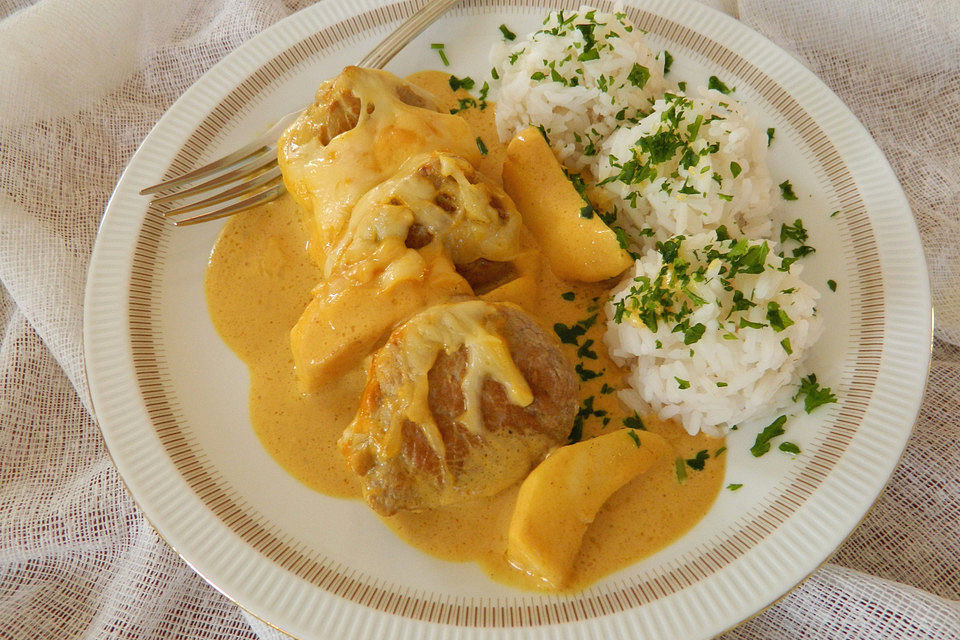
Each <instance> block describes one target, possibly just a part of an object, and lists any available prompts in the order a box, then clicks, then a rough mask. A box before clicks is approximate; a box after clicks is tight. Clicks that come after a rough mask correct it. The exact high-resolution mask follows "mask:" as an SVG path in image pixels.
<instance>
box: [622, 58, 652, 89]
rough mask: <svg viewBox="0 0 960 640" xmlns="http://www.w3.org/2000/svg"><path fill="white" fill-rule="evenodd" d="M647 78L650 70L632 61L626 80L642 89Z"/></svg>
mask: <svg viewBox="0 0 960 640" xmlns="http://www.w3.org/2000/svg"><path fill="white" fill-rule="evenodd" d="M649 79H650V70H649V69H647V68H646V67H644V66H643V65H639V64H637V63H633V68H632V69H630V73H628V74H627V80H629V81H630V83H631V84H633V86H635V87H638V88H640V89H643V87H644V86H645V85H646V84H647V80H649Z"/></svg>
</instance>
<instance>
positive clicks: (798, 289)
mask: <svg viewBox="0 0 960 640" xmlns="http://www.w3.org/2000/svg"><path fill="white" fill-rule="evenodd" d="M591 25H593V26H591ZM587 33H589V34H591V35H592V36H593V38H592V39H593V41H594V42H595V43H604V44H605V45H606V44H607V43H609V46H602V47H601V46H598V45H597V44H595V45H594V47H593V48H594V49H597V50H598V51H597V55H596V59H592V60H583V61H580V60H578V59H577V58H578V56H579V55H581V54H582V52H583V51H584V49H585V47H587V38H585V35H586V34H587ZM492 58H493V64H494V68H495V69H496V72H497V74H498V75H499V78H500V80H499V83H495V84H494V86H493V89H494V92H495V94H496V95H495V99H496V101H497V126H498V129H499V133H500V136H501V137H502V138H503V139H507V138H509V137H510V136H512V135H513V134H515V133H516V132H517V131H519V130H520V129H522V128H524V127H526V126H528V125H530V124H533V125H538V126H540V127H542V128H543V130H544V131H545V133H546V134H547V136H548V139H549V141H550V144H551V146H552V147H553V149H554V151H555V152H556V153H557V155H558V157H559V158H560V160H561V161H562V162H563V163H564V164H565V165H566V167H567V169H568V170H572V171H574V172H579V173H581V174H582V176H583V177H584V179H585V180H586V181H587V183H588V189H589V193H590V194H591V197H592V198H594V199H595V200H598V202H595V204H597V205H598V206H599V207H600V208H601V209H602V210H605V211H607V212H611V211H613V212H616V214H617V216H616V219H617V225H618V226H621V227H624V228H625V229H626V230H627V231H628V232H629V234H630V236H632V241H633V244H634V246H633V248H634V249H636V250H637V251H638V252H639V254H640V258H639V259H638V260H636V263H635V265H634V267H633V268H632V269H631V270H630V271H629V272H628V273H627V274H626V275H625V278H624V280H623V282H622V283H621V284H620V286H619V287H618V288H617V289H616V291H615V293H614V296H613V298H612V300H611V302H610V303H609V304H608V305H607V309H606V311H607V314H608V322H607V332H606V336H605V340H606V342H607V345H608V347H609V349H610V353H611V355H612V356H613V358H614V359H615V360H616V361H617V362H618V364H620V365H621V366H623V367H624V368H626V369H627V370H628V374H627V377H626V381H627V383H628V384H629V388H627V389H625V390H624V391H622V392H621V393H620V397H621V399H622V400H623V401H624V402H625V403H626V404H627V405H628V406H630V407H631V408H633V409H634V410H637V411H639V412H646V411H648V410H651V409H652V410H653V411H655V412H656V413H657V414H659V416H660V417H662V418H664V419H671V418H672V419H676V420H678V421H679V422H681V423H682V424H683V425H684V427H685V428H686V430H687V431H688V432H689V433H691V434H695V433H697V432H699V431H704V432H706V433H709V434H712V435H722V434H724V433H725V432H726V431H727V430H728V429H729V427H731V426H732V425H734V424H737V423H740V422H744V421H748V420H751V419H759V418H761V417H765V416H769V415H770V414H771V413H772V412H774V411H776V410H778V409H779V408H782V407H784V406H786V405H788V404H789V403H790V401H791V396H792V394H793V392H794V391H795V389H796V386H795V385H796V383H797V382H798V379H799V377H800V373H801V371H800V369H801V365H802V362H803V358H804V355H805V352H806V351H807V349H808V348H809V346H810V345H812V344H813V342H814V341H815V340H816V339H817V337H818V335H819V333H820V319H819V317H818V316H817V313H816V302H817V300H818V298H819V294H818V293H817V291H816V290H814V289H813V288H812V287H810V286H809V285H807V284H804V283H803V282H802V281H801V279H800V272H801V266H800V264H799V263H795V262H794V263H793V264H790V265H789V266H787V267H784V264H783V258H782V257H781V256H780V255H778V251H780V248H779V246H778V244H777V242H776V241H775V240H772V239H770V238H771V234H772V232H773V231H775V230H774V228H773V222H772V217H771V214H772V210H773V206H774V203H775V202H778V201H779V199H778V198H777V197H776V191H775V187H774V183H773V180H772V179H771V177H770V173H769V170H768V168H767V164H766V153H767V143H768V141H767V136H766V134H765V133H764V132H762V131H761V130H760V129H758V127H757V126H756V124H755V123H754V121H753V120H752V118H750V117H749V116H748V115H747V114H746V113H745V112H744V110H743V109H742V108H741V107H740V105H739V104H737V102H736V100H735V99H734V98H733V97H731V96H728V95H724V94H722V93H720V92H719V91H716V90H713V89H701V90H700V91H699V93H698V94H697V96H696V97H690V96H687V95H685V94H684V93H683V92H681V91H680V90H679V88H677V87H669V88H668V87H667V85H666V83H665V81H664V79H663V64H662V62H661V60H662V59H663V58H662V57H660V58H658V57H656V56H655V55H654V54H653V53H652V52H651V51H650V50H649V48H648V47H647V46H646V44H645V43H644V41H643V38H642V35H641V33H640V31H639V30H638V29H636V28H633V27H632V26H631V25H630V24H629V23H628V22H627V21H626V20H625V17H624V16H623V15H622V14H603V13H600V12H595V11H592V10H590V9H588V8H581V9H580V10H579V11H578V12H577V13H576V14H571V13H565V14H560V13H556V14H551V16H549V17H548V18H547V20H546V21H545V22H544V27H543V28H542V29H541V30H539V31H536V32H535V33H533V34H531V35H530V36H528V37H527V38H525V39H518V40H517V41H516V42H515V43H507V44H504V45H502V46H499V47H496V48H495V49H494V51H493V52H492ZM634 65H639V66H640V67H642V68H643V69H645V71H644V72H643V73H642V74H640V75H642V76H644V78H645V82H644V83H643V86H636V85H637V84H639V83H633V82H630V81H629V79H628V78H629V75H630V73H631V71H632V70H635V69H636V67H635V66H634ZM553 71H556V73H555V74H553V73H552V72H553ZM647 73H649V78H646V74H647ZM635 77H638V76H637V75H636V74H635ZM574 78H576V82H574V81H573V79H574ZM631 163H632V164H631ZM591 179H595V180H596V182H597V183H599V185H600V186H599V187H594V186H593V185H590V182H591ZM718 238H719V239H718ZM674 249H675V250H674ZM731 251H732V252H733V253H732V254H731ZM740 252H743V255H747V254H749V257H748V259H747V262H750V259H749V258H753V261H752V263H751V264H752V265H753V269H751V268H750V267H749V266H746V267H744V265H743V264H741V265H740V267H741V270H740V271H739V272H737V273H735V274H734V275H731V273H730V268H731V264H732V263H735V262H738V260H740V261H742V258H738V257H737V256H738V255H741V253H740ZM665 254H666V256H667V258H668V259H667V260H666V261H665V259H664V255H665ZM761 256H762V258H763V259H762V260H760V257H761ZM781 269H783V270H781ZM751 270H756V271H758V273H750V271H751ZM735 271H736V270H735ZM690 274H696V277H694V278H692V279H691V278H690V277H689V276H690ZM658 291H660V292H661V293H662V292H664V291H667V292H669V293H670V295H671V296H672V298H670V299H665V300H661V303H662V304H660V305H659V306H658V305H652V306H650V307H649V309H647V311H649V313H646V314H644V313H643V311H644V307H643V305H640V307H639V308H633V307H632V306H631V305H633V304H634V303H636V302H638V301H643V300H647V301H648V302H649V301H650V300H651V296H652V297H654V298H655V297H656V295H655V294H656V293H657V292H658ZM735 295H736V298H735ZM683 305H686V306H687V310H686V311H681V309H682V308H683ZM678 313H679V315H678ZM654 318H656V322H655V323H654Z"/></svg>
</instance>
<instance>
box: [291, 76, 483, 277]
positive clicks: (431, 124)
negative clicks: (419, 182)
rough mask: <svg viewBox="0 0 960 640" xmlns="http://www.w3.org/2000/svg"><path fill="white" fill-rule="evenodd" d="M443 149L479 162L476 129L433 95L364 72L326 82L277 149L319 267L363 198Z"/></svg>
mask: <svg viewBox="0 0 960 640" xmlns="http://www.w3.org/2000/svg"><path fill="white" fill-rule="evenodd" d="M436 150H440V151H448V152H450V153H454V154H456V155H460V156H462V157H464V158H466V159H467V160H468V161H470V162H474V163H475V162H477V161H478V160H479V151H478V150H477V147H476V144H475V142H474V138H473V137H471V135H470V128H469V126H467V124H466V123H465V122H464V121H463V119H462V118H459V117H457V116H454V115H451V114H449V113H446V112H444V113H441V112H439V111H438V110H437V109H436V106H435V103H434V100H433V98H432V97H431V96H430V95H429V94H426V93H424V92H423V91H421V90H419V89H417V88H416V87H414V86H412V85H410V84H409V83H406V82H404V81H402V80H400V79H398V78H396V76H393V75H392V74H389V73H387V72H384V71H377V70H373V69H360V68H358V67H347V68H346V69H344V71H343V73H341V74H340V75H339V76H337V77H336V78H334V79H332V80H329V81H327V82H324V83H323V84H322V85H321V86H320V88H319V89H318V90H317V103H316V104H314V105H313V106H312V107H310V108H308V109H307V110H306V111H305V112H304V113H303V115H301V116H300V117H299V118H298V119H297V120H296V121H295V122H294V124H293V125H291V126H290V127H289V128H288V129H287V130H286V131H285V132H284V133H283V135H282V136H281V138H280V141H279V147H278V159H279V163H280V168H281V170H282V171H283V179H284V183H285V184H286V186H287V189H288V191H289V192H290V193H291V194H292V195H293V197H294V199H295V200H296V202H297V204H299V205H300V207H301V208H302V209H303V211H304V213H305V217H304V222H305V226H306V227H307V228H308V229H310V230H311V252H312V254H313V256H314V258H315V259H316V260H317V261H318V263H320V264H322V259H323V256H324V254H325V253H326V252H327V251H329V249H330V248H331V247H332V246H333V245H334V244H335V243H336V242H337V241H338V240H339V239H340V237H341V234H342V233H343V231H344V229H345V227H346V224H347V220H348V219H349V218H350V213H351V211H352V210H353V207H354V205H355V204H356V203H357V200H358V199H359V198H360V197H361V196H362V195H363V194H364V193H366V192H367V191H369V190H370V189H371V188H372V187H374V186H376V185H378V184H380V183H381V182H383V181H384V180H386V179H387V178H389V177H390V176H391V175H393V174H394V173H395V172H396V171H397V169H398V168H399V167H400V166H401V165H402V164H403V163H404V162H405V161H406V160H407V159H408V158H410V157H411V156H413V155H417V154H420V153H427V152H430V151H436ZM326 275H329V273H326Z"/></svg>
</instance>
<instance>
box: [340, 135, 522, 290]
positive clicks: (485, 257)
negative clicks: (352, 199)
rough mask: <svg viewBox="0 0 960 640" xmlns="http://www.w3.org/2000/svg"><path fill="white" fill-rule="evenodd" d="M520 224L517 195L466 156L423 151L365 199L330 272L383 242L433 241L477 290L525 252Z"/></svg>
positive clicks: (356, 210)
mask: <svg viewBox="0 0 960 640" xmlns="http://www.w3.org/2000/svg"><path fill="white" fill-rule="evenodd" d="M522 224H523V223H522V222H521V219H520V214H519V213H518V212H517V209H516V207H514V206H513V201H512V200H510V198H509V197H508V196H507V194H505V193H504V192H503V190H502V189H501V188H500V187H499V186H497V185H496V184H494V183H493V182H492V181H491V180H490V179H489V178H486V177H485V176H484V175H483V174H481V173H480V172H478V171H477V170H476V169H475V168H474V166H473V165H472V164H470V162H469V161H468V160H466V159H465V158H463V157H461V156H456V155H453V154H451V153H447V152H443V151H434V152H432V153H424V154H418V155H415V156H412V157H411V158H409V159H408V160H407V161H406V162H405V163H404V164H403V165H402V166H401V167H400V169H399V170H398V171H397V172H396V174H394V175H393V176H392V177H390V179H388V180H386V181H385V182H383V183H381V184H380V185H378V186H376V187H374V188H373V189H371V190H370V191H368V192H367V193H366V194H365V195H364V196H363V197H362V198H360V200H359V201H358V202H357V204H356V206H355V207H354V209H353V213H352V214H351V216H350V221H349V223H348V225H347V228H346V231H345V232H344V234H343V236H342V237H341V239H340V241H339V242H338V243H337V244H336V246H335V247H334V248H333V249H332V250H331V251H330V252H329V253H328V254H327V257H326V271H327V272H328V273H334V272H336V271H337V270H339V269H342V268H344V267H345V266H347V265H353V264H356V263H357V262H360V261H362V260H365V259H366V258H367V257H368V256H370V255H372V254H373V253H374V252H375V251H376V250H377V248H378V247H379V246H380V245H382V244H383V243H386V242H390V241H394V242H403V243H404V244H405V245H406V246H407V247H409V248H412V249H421V248H422V247H424V246H426V245H428V244H430V243H431V242H434V241H436V242H439V243H440V244H441V245H442V246H443V250H444V253H446V254H447V255H448V256H449V257H450V259H451V261H452V262H453V263H454V264H455V265H456V266H457V270H458V271H460V272H461V273H463V274H464V277H466V279H467V281H469V282H470V284H471V285H473V286H474V288H475V289H476V288H477V286H478V285H483V284H485V283H486V282H488V281H490V280H493V279H496V278H495V274H498V273H501V272H503V271H504V270H505V269H507V268H508V267H506V266H505V264H506V263H509V262H510V261H512V260H514V259H515V258H517V256H518V255H519V254H520V252H521V228H522Z"/></svg>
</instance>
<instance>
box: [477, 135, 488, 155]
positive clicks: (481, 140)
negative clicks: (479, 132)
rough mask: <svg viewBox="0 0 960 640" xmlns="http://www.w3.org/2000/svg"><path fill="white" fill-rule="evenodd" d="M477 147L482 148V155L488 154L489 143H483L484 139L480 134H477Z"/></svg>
mask: <svg viewBox="0 0 960 640" xmlns="http://www.w3.org/2000/svg"><path fill="white" fill-rule="evenodd" d="M477 149H479V150H480V155H482V156H485V155H487V145H485V144H484V143H483V139H482V138H481V137H480V136H477Z"/></svg>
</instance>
